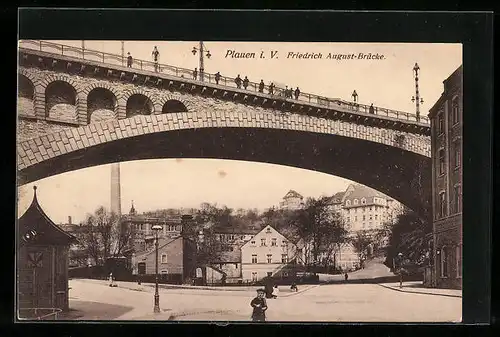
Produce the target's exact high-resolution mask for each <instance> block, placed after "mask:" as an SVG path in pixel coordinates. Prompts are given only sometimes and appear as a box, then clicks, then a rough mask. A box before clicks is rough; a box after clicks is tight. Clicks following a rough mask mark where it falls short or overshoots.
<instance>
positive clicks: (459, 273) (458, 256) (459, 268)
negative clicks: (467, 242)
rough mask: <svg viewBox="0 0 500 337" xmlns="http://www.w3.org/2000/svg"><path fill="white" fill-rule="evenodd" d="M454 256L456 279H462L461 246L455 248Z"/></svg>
mask: <svg viewBox="0 0 500 337" xmlns="http://www.w3.org/2000/svg"><path fill="white" fill-rule="evenodd" d="M455 254H456V257H455V261H457V277H462V245H458V246H457V248H456V253H455Z"/></svg>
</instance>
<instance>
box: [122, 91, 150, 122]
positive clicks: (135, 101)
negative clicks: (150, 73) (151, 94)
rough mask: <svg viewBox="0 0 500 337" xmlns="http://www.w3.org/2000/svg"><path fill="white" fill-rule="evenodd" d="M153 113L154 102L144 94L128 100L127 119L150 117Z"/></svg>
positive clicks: (134, 95) (133, 96)
mask: <svg viewBox="0 0 500 337" xmlns="http://www.w3.org/2000/svg"><path fill="white" fill-rule="evenodd" d="M152 113H153V102H151V100H150V99H149V98H148V97H147V96H145V95H142V94H133V95H132V96H130V97H129V98H128V100H127V117H132V116H135V115H150V114H152Z"/></svg>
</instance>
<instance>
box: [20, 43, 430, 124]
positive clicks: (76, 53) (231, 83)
mask: <svg viewBox="0 0 500 337" xmlns="http://www.w3.org/2000/svg"><path fill="white" fill-rule="evenodd" d="M19 47H20V48H26V49H32V50H39V51H44V52H49V53H54V54H60V55H63V56H70V57H76V58H81V59H84V60H88V61H94V62H101V63H104V64H110V65H115V66H122V67H128V66H127V57H126V56H121V55H118V54H111V53H105V52H101V51H97V50H91V49H84V48H78V47H73V46H67V45H62V44H58V43H53V42H47V41H42V40H20V41H19ZM130 68H132V69H140V70H143V71H151V72H157V73H162V74H167V75H170V76H175V77H179V78H186V79H189V80H193V81H203V82H208V83H210V84H215V85H220V86H225V87H231V88H236V89H242V90H247V91H253V92H256V93H257V92H259V93H262V94H268V95H271V96H275V97H280V99H283V100H286V101H290V102H293V101H299V102H308V103H313V104H317V105H321V106H325V107H326V108H335V109H342V110H345V111H348V112H354V113H360V112H361V113H367V114H374V115H379V116H386V117H392V118H396V119H401V120H406V121H412V122H420V123H423V124H429V118H428V117H426V116H420V118H419V119H417V116H416V115H415V114H413V113H409V112H405V111H399V110H393V109H388V108H383V107H377V106H369V105H366V104H360V103H357V102H349V101H345V100H342V99H339V98H328V97H324V96H318V95H315V94H310V93H305V92H297V94H296V93H295V91H294V90H293V88H290V92H289V95H288V97H286V96H287V95H286V90H285V88H282V87H278V86H274V85H273V86H272V87H271V83H270V84H264V85H262V84H261V83H256V82H251V81H245V80H244V79H241V81H240V82H239V84H237V81H236V78H233V77H227V76H222V75H216V74H210V73H206V72H205V73H203V74H201V73H200V72H197V73H196V74H195V72H194V71H193V70H190V69H186V68H180V67H176V66H172V65H167V64H161V63H156V62H152V61H146V60H139V59H133V62H132V64H131V65H130Z"/></svg>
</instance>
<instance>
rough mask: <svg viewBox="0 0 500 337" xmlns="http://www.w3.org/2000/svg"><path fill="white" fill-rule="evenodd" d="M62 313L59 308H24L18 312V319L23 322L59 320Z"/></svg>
mask: <svg viewBox="0 0 500 337" xmlns="http://www.w3.org/2000/svg"><path fill="white" fill-rule="evenodd" d="M61 312H62V309H59V308H22V309H19V310H18V317H19V319H21V320H37V321H48V320H57V317H58V315H59V313H61Z"/></svg>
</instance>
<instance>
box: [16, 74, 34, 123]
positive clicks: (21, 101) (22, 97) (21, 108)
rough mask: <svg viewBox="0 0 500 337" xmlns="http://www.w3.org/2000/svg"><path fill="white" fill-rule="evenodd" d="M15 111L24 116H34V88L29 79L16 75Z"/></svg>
mask: <svg viewBox="0 0 500 337" xmlns="http://www.w3.org/2000/svg"><path fill="white" fill-rule="evenodd" d="M17 92H18V94H17V111H18V112H19V113H23V114H26V115H34V114H35V86H34V85H33V83H32V82H31V80H30V79H29V78H27V77H26V76H24V75H22V74H19V75H18V89H17Z"/></svg>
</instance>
